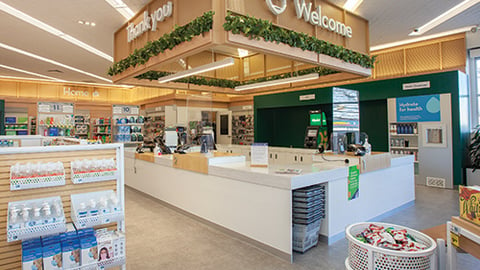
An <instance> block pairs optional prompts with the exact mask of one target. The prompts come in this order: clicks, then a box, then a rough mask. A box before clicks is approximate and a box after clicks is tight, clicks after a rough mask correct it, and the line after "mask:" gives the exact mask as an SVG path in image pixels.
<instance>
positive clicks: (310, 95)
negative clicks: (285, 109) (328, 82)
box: [298, 94, 315, 101]
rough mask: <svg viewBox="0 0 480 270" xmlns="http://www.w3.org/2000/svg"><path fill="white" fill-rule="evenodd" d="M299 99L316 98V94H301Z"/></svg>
mask: <svg viewBox="0 0 480 270" xmlns="http://www.w3.org/2000/svg"><path fill="white" fill-rule="evenodd" d="M298 99H299V100H300V101H305V100H314V99H315V94H309V95H303V96H299V97H298Z"/></svg>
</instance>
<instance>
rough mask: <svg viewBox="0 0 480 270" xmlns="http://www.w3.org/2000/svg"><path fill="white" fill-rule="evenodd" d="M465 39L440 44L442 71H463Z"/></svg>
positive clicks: (465, 56) (465, 55)
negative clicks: (455, 69) (458, 69)
mask: <svg viewBox="0 0 480 270" xmlns="http://www.w3.org/2000/svg"><path fill="white" fill-rule="evenodd" d="M465 48H466V44H465V39H457V40H451V41H445V42H443V43H442V61H443V62H442V66H443V68H444V69H451V68H460V69H462V68H463V69H465V65H466V61H467V60H466V59H467V51H466V50H465Z"/></svg>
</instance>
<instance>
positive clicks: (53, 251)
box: [42, 237, 63, 270]
mask: <svg viewBox="0 0 480 270" xmlns="http://www.w3.org/2000/svg"><path fill="white" fill-rule="evenodd" d="M42 250H43V269H44V270H58V269H63V264H62V246H61V244H60V241H59V239H58V237H57V239H56V240H51V241H46V242H44V243H43V248H42Z"/></svg>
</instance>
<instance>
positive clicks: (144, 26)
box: [127, 1, 173, 42]
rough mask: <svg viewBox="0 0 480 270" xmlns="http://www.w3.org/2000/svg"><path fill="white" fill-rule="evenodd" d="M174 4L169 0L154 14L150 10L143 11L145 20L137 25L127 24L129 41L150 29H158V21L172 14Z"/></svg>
mask: <svg viewBox="0 0 480 270" xmlns="http://www.w3.org/2000/svg"><path fill="white" fill-rule="evenodd" d="M172 13H173V4H172V2H171V1H168V2H167V3H166V4H165V5H163V6H161V7H159V8H158V9H157V10H155V11H154V12H153V13H152V14H150V15H149V14H148V11H144V12H143V20H142V21H141V22H139V23H138V24H137V25H135V24H133V23H130V24H129V25H128V26H127V41H128V42H131V41H132V40H134V39H136V38H137V37H139V36H141V35H142V34H143V33H145V32H147V31H148V30H150V31H153V32H155V31H157V23H158V22H163V21H164V20H165V18H167V17H170V16H172Z"/></svg>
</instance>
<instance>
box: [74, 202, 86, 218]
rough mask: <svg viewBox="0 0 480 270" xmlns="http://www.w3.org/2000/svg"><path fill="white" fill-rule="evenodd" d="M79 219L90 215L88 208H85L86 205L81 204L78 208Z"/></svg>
mask: <svg viewBox="0 0 480 270" xmlns="http://www.w3.org/2000/svg"><path fill="white" fill-rule="evenodd" d="M77 214H78V217H79V218H85V217H87V214H88V210H87V207H86V206H85V203H83V202H82V203H80V204H79V207H78V213H77Z"/></svg>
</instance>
